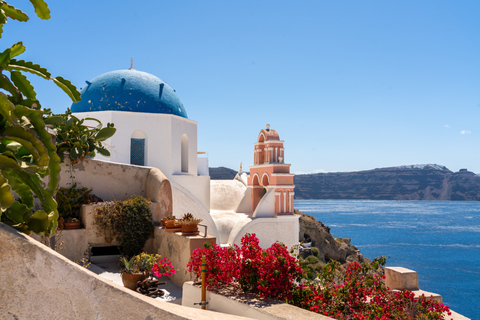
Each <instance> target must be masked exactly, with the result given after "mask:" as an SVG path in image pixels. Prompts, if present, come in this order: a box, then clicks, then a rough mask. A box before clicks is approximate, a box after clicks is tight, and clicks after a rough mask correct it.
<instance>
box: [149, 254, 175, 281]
mask: <svg viewBox="0 0 480 320" xmlns="http://www.w3.org/2000/svg"><path fill="white" fill-rule="evenodd" d="M175 272H176V271H175V268H173V265H172V262H171V261H170V260H168V259H167V258H163V259H162V260H157V261H156V262H155V263H154V264H153V266H152V273H153V275H154V276H155V278H157V279H158V278H161V277H164V276H165V277H171V276H173V275H174V274H175Z"/></svg>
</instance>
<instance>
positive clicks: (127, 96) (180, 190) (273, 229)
mask: <svg viewBox="0 0 480 320" xmlns="http://www.w3.org/2000/svg"><path fill="white" fill-rule="evenodd" d="M81 96H82V100H81V101H80V102H78V103H74V104H72V107H71V110H72V112H73V113H74V114H75V116H77V117H78V118H89V117H91V118H95V119H98V120H100V121H101V122H102V123H103V124H104V125H106V124H107V123H114V125H115V128H116V129H117V132H116V133H115V135H114V136H113V137H111V138H110V139H108V140H107V141H105V146H106V147H107V148H108V149H109V151H110V153H111V156H110V158H104V157H102V156H101V155H97V157H96V159H99V160H104V161H111V162H118V163H124V164H131V165H137V166H147V167H155V168H158V169H160V170H161V171H162V173H163V174H164V175H165V176H166V177H167V178H168V179H169V180H170V183H171V185H172V194H173V213H174V215H175V216H176V217H177V218H180V217H181V216H182V215H183V214H184V213H187V212H190V213H192V214H193V215H194V216H196V217H199V218H201V219H203V222H202V223H203V224H206V225H207V226H208V233H209V234H211V235H212V236H215V237H216V238H217V243H219V244H223V245H227V244H233V243H236V244H239V243H240V239H241V238H242V236H243V235H244V234H245V233H256V234H257V236H258V238H259V239H260V245H261V246H262V247H268V246H270V245H271V244H272V243H274V242H276V241H280V242H283V243H285V244H286V245H287V246H289V247H290V246H291V245H294V244H296V243H298V236H299V223H298V216H296V215H294V214H293V212H290V211H293V209H292V210H287V211H289V212H288V214H285V213H283V214H277V213H278V205H276V200H275V193H277V194H278V190H279V186H269V185H265V186H263V185H262V186H260V185H255V186H249V185H248V182H247V180H248V177H247V176H246V175H245V174H243V175H242V174H240V175H237V178H236V179H234V180H220V181H219V180H212V181H210V177H209V175H208V174H209V172H208V159H207V158H205V157H199V156H198V151H197V122H196V121H193V120H190V119H188V117H187V112H186V110H185V108H184V106H183V104H182V102H181V101H180V99H179V98H178V96H177V94H176V93H175V90H173V89H172V88H171V87H170V86H169V85H168V84H166V83H165V82H164V81H162V80H161V79H159V78H157V77H156V76H154V75H151V74H149V73H146V72H142V71H138V70H135V69H133V68H130V69H128V70H118V71H111V72H107V73H105V74H102V75H100V76H98V77H96V78H94V79H93V80H91V81H86V86H85V87H83V89H82V90H81ZM85 123H86V124H88V121H86V122H85ZM268 130H270V129H268ZM273 131H275V130H273ZM275 134H276V131H275ZM276 137H278V134H276ZM280 142H281V143H282V148H283V141H280ZM275 143H278V141H275ZM257 144H258V143H257ZM257 144H256V145H257ZM282 159H283V157H280V160H282ZM272 161H278V159H277V160H272ZM256 165H257V166H258V163H256ZM265 165H269V166H270V167H285V164H283V163H281V164H280V163H272V162H269V163H265V164H264V166H265ZM288 166H289V165H288ZM254 167H255V166H254ZM273 174H274V175H275V173H273ZM282 174H283V175H288V176H289V177H290V176H291V179H290V180H291V183H290V182H289V185H288V186H285V187H286V188H287V189H288V190H289V192H291V194H292V205H291V207H292V208H293V192H292V191H293V187H294V186H293V175H291V174H289V173H282ZM273 179H274V180H275V179H276V177H273ZM277 179H278V178H277ZM290 180H289V181H290ZM265 181H267V180H265ZM280 187H281V186H280ZM252 188H255V192H254V191H253V189H252ZM259 188H262V190H263V189H265V196H263V197H262V198H260V197H259V196H258V190H259ZM270 190H271V191H270ZM268 191H270V193H269V192H268ZM270 194H271V195H270ZM252 197H253V198H252ZM277 197H278V196H277ZM253 199H255V200H253ZM253 201H255V204H254V205H253V206H254V207H255V208H253V206H252V204H253ZM277 202H278V201H277ZM284 211H285V210H284ZM257 212H262V214H261V215H260V214H257Z"/></svg>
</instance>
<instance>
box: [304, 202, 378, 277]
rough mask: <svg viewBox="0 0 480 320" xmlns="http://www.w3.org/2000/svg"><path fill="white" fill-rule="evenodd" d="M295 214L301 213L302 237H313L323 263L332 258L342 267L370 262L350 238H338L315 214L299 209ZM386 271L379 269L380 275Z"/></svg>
mask: <svg viewBox="0 0 480 320" xmlns="http://www.w3.org/2000/svg"><path fill="white" fill-rule="evenodd" d="M295 214H298V215H300V219H299V222H300V239H311V241H312V245H314V246H315V247H316V248H318V254H317V258H318V259H319V260H320V261H321V262H322V263H324V264H325V263H327V262H329V261H331V260H335V261H338V262H339V263H340V266H341V269H342V270H344V269H345V267H346V266H347V265H348V264H349V263H350V262H354V261H356V262H358V263H361V264H363V263H370V262H371V260H369V259H367V258H365V257H364V256H363V255H362V254H361V253H360V250H359V249H358V248H357V247H355V246H354V245H352V244H351V243H350V242H351V239H350V238H337V239H335V237H334V236H332V234H331V233H330V228H329V227H327V226H325V225H324V224H323V223H322V222H320V221H317V220H316V219H315V218H314V217H313V216H310V215H307V214H305V213H303V212H301V211H299V210H295ZM383 273H384V271H383V269H382V270H378V274H379V275H383Z"/></svg>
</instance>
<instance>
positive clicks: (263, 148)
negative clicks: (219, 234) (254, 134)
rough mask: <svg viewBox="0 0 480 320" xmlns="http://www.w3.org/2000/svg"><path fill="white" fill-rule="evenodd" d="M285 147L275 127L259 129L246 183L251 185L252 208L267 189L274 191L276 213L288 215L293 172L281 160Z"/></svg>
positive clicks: (291, 202) (282, 159) (291, 201)
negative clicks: (273, 128)
mask: <svg viewBox="0 0 480 320" xmlns="http://www.w3.org/2000/svg"><path fill="white" fill-rule="evenodd" d="M284 159H285V149H284V148H283V141H282V140H280V138H279V136H278V133H277V131H276V130H272V129H270V125H269V124H267V128H266V129H262V130H261V131H260V134H259V135H258V141H257V142H256V143H255V151H254V161H253V163H254V165H253V166H251V167H250V176H249V177H248V186H249V187H251V188H252V212H255V209H256V208H257V206H258V204H259V203H260V201H261V200H262V197H263V196H264V195H265V194H266V193H267V192H268V191H269V190H270V189H272V188H273V189H274V192H275V215H290V214H294V213H293V211H294V209H293V196H294V192H293V189H294V188H295V186H294V184H293V176H294V174H293V173H290V164H286V163H285V162H284Z"/></svg>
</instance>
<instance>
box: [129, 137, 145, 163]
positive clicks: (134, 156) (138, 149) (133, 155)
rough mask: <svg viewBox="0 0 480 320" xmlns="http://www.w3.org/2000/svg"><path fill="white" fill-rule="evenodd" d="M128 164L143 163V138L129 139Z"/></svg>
mask: <svg viewBox="0 0 480 320" xmlns="http://www.w3.org/2000/svg"><path fill="white" fill-rule="evenodd" d="M130 164H135V165H137V166H143V165H145V139H136V138H132V139H130Z"/></svg>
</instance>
